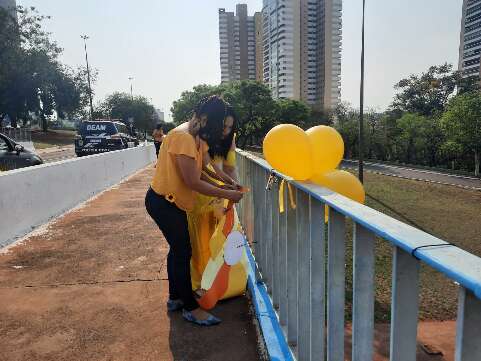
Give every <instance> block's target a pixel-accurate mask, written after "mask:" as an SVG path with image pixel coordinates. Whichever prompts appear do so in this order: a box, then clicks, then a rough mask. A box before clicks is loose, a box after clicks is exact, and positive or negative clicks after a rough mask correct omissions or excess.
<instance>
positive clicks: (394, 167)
mask: <svg viewBox="0 0 481 361" xmlns="http://www.w3.org/2000/svg"><path fill="white" fill-rule="evenodd" d="M343 161H344V162H348V163H354V164H357V163H358V162H357V161H355V160H350V159H343ZM364 164H366V165H374V166H378V167H381V168H382V167H384V168H393V169H400V170H408V171H412V172H419V173H427V174H436V175H442V176H446V177H453V178H461V179H469V180H476V181H481V178H476V177H468V176H463V175H457V174H451V173H442V172H436V171H432V170H425V169H417V168H408V167H401V166H395V165H391V164H383V163H372V162H364Z"/></svg>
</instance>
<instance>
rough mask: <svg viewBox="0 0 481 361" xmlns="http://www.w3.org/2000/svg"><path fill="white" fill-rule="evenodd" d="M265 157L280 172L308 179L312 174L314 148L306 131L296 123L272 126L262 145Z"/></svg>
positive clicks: (295, 177) (296, 178)
mask: <svg viewBox="0 0 481 361" xmlns="http://www.w3.org/2000/svg"><path fill="white" fill-rule="evenodd" d="M262 148H263V151H264V157H265V158H266V160H267V161H268V162H269V164H270V165H271V166H272V167H273V168H275V169H277V170H278V171H279V172H281V173H283V174H285V175H288V176H289V177H292V178H294V179H295V180H306V179H309V178H310V177H311V176H312V149H311V145H310V142H309V138H308V137H307V135H306V133H305V132H304V131H303V130H302V129H301V128H299V127H298V126H296V125H293V124H280V125H278V126H275V127H274V128H272V129H271V130H270V131H269V133H267V135H266V137H265V138H264V143H263V145H262Z"/></svg>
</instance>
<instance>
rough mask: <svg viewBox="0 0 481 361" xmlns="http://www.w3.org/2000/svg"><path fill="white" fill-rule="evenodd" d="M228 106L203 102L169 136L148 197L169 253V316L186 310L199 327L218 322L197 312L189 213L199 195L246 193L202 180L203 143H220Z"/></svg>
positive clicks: (224, 196)
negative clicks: (193, 286)
mask: <svg viewBox="0 0 481 361" xmlns="http://www.w3.org/2000/svg"><path fill="white" fill-rule="evenodd" d="M225 116H226V103H225V102H224V101H223V100H222V99H221V98H219V97H217V96H212V97H209V98H206V99H203V100H202V101H201V102H200V103H199V104H198V105H197V107H196V109H195V110H194V114H193V116H192V118H191V119H190V120H189V121H188V122H186V123H184V124H181V125H179V126H178V127H177V128H175V129H174V130H172V131H171V132H169V134H167V136H166V137H165V138H164V140H163V142H162V146H161V147H160V152H159V159H158V162H157V165H158V166H157V168H156V170H155V175H154V178H153V180H152V183H151V186H150V189H149V190H148V192H147V195H146V197H145V206H146V209H147V212H148V213H149V215H150V216H151V217H152V219H153V220H154V221H155V223H157V225H158V227H159V228H160V230H161V231H162V233H163V234H164V236H165V239H166V240H167V242H168V244H169V246H170V249H169V254H168V257H167V273H168V276H169V300H168V302H167V309H168V310H169V311H176V310H180V309H182V310H183V316H184V318H185V319H186V320H187V321H190V322H194V323H196V324H198V325H201V326H211V325H215V324H218V323H219V322H220V320H219V319H218V318H216V317H214V316H212V315H211V314H209V313H207V312H205V311H204V310H202V309H201V308H200V307H199V304H198V303H197V300H196V299H195V297H194V293H193V291H192V284H191V275H190V258H191V254H192V249H191V239H190V237H189V230H188V223H187V212H190V211H192V210H193V208H194V204H195V199H196V194H197V193H199V194H204V195H206V196H211V197H216V198H222V199H229V200H232V201H233V202H238V201H239V200H240V199H241V198H242V193H241V192H238V191H236V190H227V189H223V188H222V187H218V186H214V185H213V184H212V183H209V182H206V181H205V180H204V177H203V176H202V174H201V171H202V166H203V163H204V162H203V160H202V158H203V149H204V148H203V147H202V144H203V142H207V141H212V142H216V141H218V140H219V139H220V138H221V137H222V129H223V128H224V119H225Z"/></svg>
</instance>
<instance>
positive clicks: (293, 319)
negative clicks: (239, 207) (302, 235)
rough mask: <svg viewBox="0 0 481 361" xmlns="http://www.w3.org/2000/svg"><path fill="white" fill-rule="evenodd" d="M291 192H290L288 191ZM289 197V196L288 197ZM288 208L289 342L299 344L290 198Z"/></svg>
mask: <svg viewBox="0 0 481 361" xmlns="http://www.w3.org/2000/svg"><path fill="white" fill-rule="evenodd" d="M288 193H289V192H288ZM292 196H293V197H294V201H295V199H297V189H296V188H295V187H292ZM287 198H289V197H287ZM286 209H287V342H289V344H290V345H291V346H297V335H298V324H297V310H298V304H297V216H296V213H297V212H296V209H293V208H292V207H291V205H290V202H289V200H288V204H286Z"/></svg>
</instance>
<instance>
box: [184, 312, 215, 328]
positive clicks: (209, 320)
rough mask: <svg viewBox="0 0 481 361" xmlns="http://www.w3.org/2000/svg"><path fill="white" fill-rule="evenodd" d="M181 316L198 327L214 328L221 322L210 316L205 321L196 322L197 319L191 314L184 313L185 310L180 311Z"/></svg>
mask: <svg viewBox="0 0 481 361" xmlns="http://www.w3.org/2000/svg"><path fill="white" fill-rule="evenodd" d="M182 316H183V317H184V318H185V319H186V320H187V321H189V322H192V323H195V324H196V325H199V326H215V325H218V324H219V323H221V322H222V321H221V320H220V319H219V318H217V317H215V316H213V315H210V316H209V318H207V319H206V320H198V319H197V318H195V316H194V315H193V314H192V312H190V311H186V310H182Z"/></svg>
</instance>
